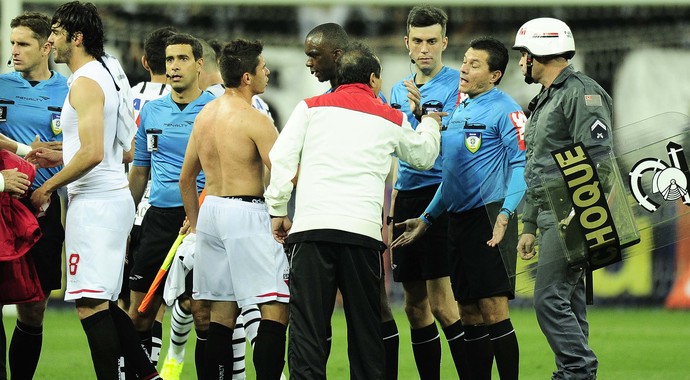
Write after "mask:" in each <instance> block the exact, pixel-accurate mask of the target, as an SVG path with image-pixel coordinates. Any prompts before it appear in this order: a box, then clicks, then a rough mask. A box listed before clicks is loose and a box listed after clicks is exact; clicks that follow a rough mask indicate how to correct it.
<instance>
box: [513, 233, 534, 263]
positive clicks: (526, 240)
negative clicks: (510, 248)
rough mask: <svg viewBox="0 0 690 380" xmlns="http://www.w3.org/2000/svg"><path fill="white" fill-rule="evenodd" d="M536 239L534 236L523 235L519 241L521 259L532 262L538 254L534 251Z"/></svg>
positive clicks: (518, 248) (518, 249)
mask: <svg viewBox="0 0 690 380" xmlns="http://www.w3.org/2000/svg"><path fill="white" fill-rule="evenodd" d="M535 240H536V237H535V236H534V235H532V234H522V235H521V236H520V240H519V241H518V245H517V251H518V254H519V255H520V258H521V259H523V260H530V259H532V258H533V257H534V255H536V254H537V252H536V251H535V250H534V242H535Z"/></svg>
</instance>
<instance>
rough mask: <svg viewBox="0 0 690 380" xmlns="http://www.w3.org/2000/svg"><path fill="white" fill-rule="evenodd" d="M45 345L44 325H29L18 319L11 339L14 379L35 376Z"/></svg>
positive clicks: (11, 360) (11, 363)
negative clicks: (42, 348)
mask: <svg viewBox="0 0 690 380" xmlns="http://www.w3.org/2000/svg"><path fill="white" fill-rule="evenodd" d="M42 345H43V326H37V327H36V326H29V325H27V324H25V323H22V322H20V321H19V320H17V326H16V327H15V328H14V333H12V340H11V341H10V351H9V352H10V354H9V362H10V375H11V377H12V379H13V380H22V379H28V380H31V379H33V378H34V373H35V372H36V367H37V366H38V358H39V357H40V356H41V346H42Z"/></svg>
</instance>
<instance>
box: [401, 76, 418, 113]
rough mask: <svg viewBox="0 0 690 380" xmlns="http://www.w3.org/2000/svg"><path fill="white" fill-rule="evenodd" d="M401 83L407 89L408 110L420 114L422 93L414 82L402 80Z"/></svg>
mask: <svg viewBox="0 0 690 380" xmlns="http://www.w3.org/2000/svg"><path fill="white" fill-rule="evenodd" d="M403 84H404V85H405V88H406V89H407V100H408V101H409V102H410V111H412V113H413V114H415V115H417V116H421V115H422V93H421V92H420V91H419V88H418V87H417V85H416V84H414V82H412V81H411V80H404V81H403Z"/></svg>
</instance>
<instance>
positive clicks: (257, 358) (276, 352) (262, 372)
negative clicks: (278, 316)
mask: <svg viewBox="0 0 690 380" xmlns="http://www.w3.org/2000/svg"><path fill="white" fill-rule="evenodd" d="M286 331H287V326H285V325H284V324H282V323H280V322H276V321H269V320H267V319H262V320H261V323H260V324H259V332H258V333H257V334H256V344H255V345H254V358H253V359H254V369H255V370H256V379H257V380H271V379H279V378H280V374H281V373H283V367H284V366H285V332H286Z"/></svg>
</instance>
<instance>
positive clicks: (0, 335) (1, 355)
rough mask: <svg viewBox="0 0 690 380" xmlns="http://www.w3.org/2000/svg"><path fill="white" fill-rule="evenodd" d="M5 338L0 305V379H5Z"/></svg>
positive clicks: (0, 306)
mask: <svg viewBox="0 0 690 380" xmlns="http://www.w3.org/2000/svg"><path fill="white" fill-rule="evenodd" d="M5 347H7V338H6V337H5V325H4V324H3V323H2V305H0V380H7V362H6V361H5V358H6V357H7V351H5Z"/></svg>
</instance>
